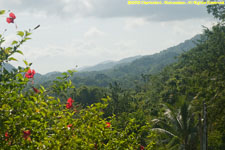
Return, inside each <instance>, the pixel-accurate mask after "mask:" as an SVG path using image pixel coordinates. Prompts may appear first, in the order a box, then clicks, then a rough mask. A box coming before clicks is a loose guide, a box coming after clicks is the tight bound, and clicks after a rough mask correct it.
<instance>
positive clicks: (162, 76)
mask: <svg viewBox="0 0 225 150" xmlns="http://www.w3.org/2000/svg"><path fill="white" fill-rule="evenodd" d="M224 10H225V6H222V7H220V6H219V5H215V6H209V7H208V11H209V12H210V13H212V14H213V15H214V16H215V17H217V18H219V20H220V22H219V23H218V24H216V25H214V26H213V27H212V29H205V30H204V33H203V35H202V37H201V39H200V40H199V41H198V42H197V45H196V46H195V47H193V48H192V49H191V50H189V51H188V48H187V47H186V46H185V47H186V48H187V49H186V50H185V51H186V52H184V53H181V50H179V53H177V54H174V53H173V51H171V53H169V54H171V55H176V56H177V57H178V58H177V60H176V61H175V59H174V58H173V60H171V59H170V60H166V61H165V62H167V63H168V62H170V61H171V62H170V63H171V64H170V65H168V66H163V67H162V66H160V65H158V66H157V64H155V65H156V66H155V68H157V69H158V70H159V71H153V72H151V71H152V70H154V67H153V69H152V66H154V65H152V64H154V63H152V60H154V58H155V57H159V58H165V57H164V56H167V55H168V53H167V52H168V51H164V52H161V53H159V54H156V55H155V57H154V58H152V56H149V57H150V58H151V59H147V58H146V60H145V59H143V60H142V61H140V63H139V60H135V61H134V62H132V63H130V64H129V65H131V66H132V64H133V67H134V68H133V67H131V68H129V66H127V67H128V69H127V70H126V67H125V66H122V67H119V68H118V70H120V69H121V68H122V69H121V70H120V71H118V72H116V68H114V72H110V71H109V70H106V71H105V72H102V73H101V75H100V76H98V78H95V79H93V80H92V81H93V85H96V83H95V80H96V82H97V81H98V82H100V81H102V82H103V81H104V79H105V78H108V79H107V80H110V81H116V82H112V83H111V84H109V87H108V88H103V87H97V86H96V87H89V86H82V87H79V88H77V87H75V86H74V84H73V83H72V81H71V80H74V78H76V77H77V78H78V79H79V76H78V74H75V75H74V76H73V71H68V72H67V73H62V74H61V75H60V77H58V78H57V80H55V81H53V82H52V83H51V84H48V86H47V87H46V88H44V87H43V86H40V87H39V86H37V85H34V84H33V79H32V78H33V77H34V75H33V73H32V72H33V71H32V70H29V68H30V65H31V64H29V63H27V62H25V63H26V66H27V67H26V68H18V69H17V70H16V71H14V72H11V73H10V72H8V71H7V70H6V69H4V68H3V67H2V64H3V63H5V62H6V61H8V60H9V58H11V56H12V55H13V54H14V53H16V52H18V51H16V50H17V49H16V48H17V47H19V46H20V45H21V42H22V41H23V40H25V39H26V37H28V36H29V35H30V33H29V32H27V31H25V32H23V35H22V36H21V33H19V34H18V35H20V36H21V41H19V42H18V43H19V44H18V45H12V47H14V51H11V52H10V53H6V52H7V51H6V49H7V48H4V47H1V53H2V54H3V55H2V57H1V59H0V62H1V63H0V67H1V68H3V72H2V74H1V78H0V81H1V84H0V112H1V113H0V126H1V128H0V134H1V137H0V138H1V140H0V146H1V147H3V149H21V148H22V149H37V148H39V149H42V148H44V149H68V148H71V149H107V150H110V149H112V150H113V149H142V150H143V149H148V150H151V149H157V150H164V149H169V150H177V149H182V150H197V149H200V150H204V149H205V148H207V149H210V150H223V149H224V147H225V109H224V108H225V71H224V70H225V26H224ZM1 41H3V39H1ZM179 49H182V47H179ZM174 51H175V52H177V51H176V50H174ZM173 57H174V56H173ZM171 58H172V57H171ZM11 59H12V58H11ZM141 59H142V58H141ZM154 61H155V62H156V63H157V62H159V60H154ZM165 62H164V63H165ZM143 64H145V65H146V66H147V67H146V68H148V69H147V70H143V71H142V69H143V68H142V69H140V68H137V70H136V72H133V71H130V70H131V69H135V65H137V66H141V65H143ZM163 65H165V64H163ZM123 67H125V68H123ZM141 67H142V66H141ZM146 68H145V69H146ZM123 69H125V70H126V71H122V70H123ZM139 71H140V72H139ZM120 72H122V73H121V74H120ZM125 72H128V73H127V74H126V76H124V73H125ZM91 73H92V75H93V76H94V75H95V74H94V72H91ZM104 73H105V74H104ZM107 73H108V74H107ZM111 73H115V74H112V77H111V76H110V74H111ZM23 74H25V77H24V76H23ZM82 75H83V76H84V77H89V76H88V75H86V74H85V73H84V74H82ZM85 75H86V76H85ZM133 75H134V76H138V75H139V78H142V79H143V81H141V80H137V82H133V80H132V81H131V82H133V88H126V86H124V85H123V84H124V83H123V82H122V81H121V79H122V80H124V81H126V80H125V79H127V81H128V80H130V79H134V78H133ZM50 76H51V75H50ZM94 77H95V76H94ZM113 77H115V79H116V80H112V79H113ZM34 78H35V77H34ZM80 82H81V83H82V84H83V83H85V80H84V79H83V80H81V78H80ZM101 84H103V83H101ZM104 84H106V83H104ZM107 84H108V83H107ZM90 85H91V84H90ZM101 86H102V85H101ZM35 87H36V88H35ZM100 98H103V99H102V101H101V100H100ZM21 137H22V138H21Z"/></svg>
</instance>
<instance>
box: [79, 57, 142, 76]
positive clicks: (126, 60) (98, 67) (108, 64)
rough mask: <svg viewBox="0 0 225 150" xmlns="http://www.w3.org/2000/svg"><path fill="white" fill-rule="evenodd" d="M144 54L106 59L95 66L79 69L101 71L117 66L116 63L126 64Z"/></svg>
mask: <svg viewBox="0 0 225 150" xmlns="http://www.w3.org/2000/svg"><path fill="white" fill-rule="evenodd" d="M140 57H142V56H140V55H138V56H134V57H128V58H124V59H122V60H120V61H110V60H109V61H104V62H101V63H99V64H97V65H95V66H90V67H84V68H81V69H78V70H79V71H82V72H83V71H101V70H106V69H111V68H113V67H115V66H116V65H117V66H118V65H125V64H127V63H130V62H132V61H134V60H136V59H138V58H140Z"/></svg>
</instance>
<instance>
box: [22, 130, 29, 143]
mask: <svg viewBox="0 0 225 150" xmlns="http://www.w3.org/2000/svg"><path fill="white" fill-rule="evenodd" d="M23 138H24V139H25V140H29V141H30V130H26V131H23Z"/></svg>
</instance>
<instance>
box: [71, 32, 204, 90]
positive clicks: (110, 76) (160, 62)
mask: <svg viewBox="0 0 225 150" xmlns="http://www.w3.org/2000/svg"><path fill="white" fill-rule="evenodd" d="M199 39H200V35H196V36H194V37H193V38H191V39H189V40H186V41H184V42H183V43H180V44H179V45H177V46H173V47H170V48H168V49H166V50H163V51H161V52H160V53H156V54H153V55H146V56H143V57H141V58H139V59H136V60H134V61H132V62H130V63H127V64H125V65H116V66H114V67H113V68H111V69H107V70H102V71H92V72H80V73H79V72H78V73H75V76H74V78H73V79H72V81H73V82H74V83H75V85H77V86H80V85H91V86H107V85H109V83H111V82H114V81H118V82H120V83H121V84H122V85H124V87H132V86H133V85H134V81H135V80H141V78H142V77H141V75H144V74H155V73H157V72H159V71H161V70H162V69H163V68H164V67H165V66H167V65H169V64H171V63H174V62H175V61H176V58H175V57H177V56H179V55H180V54H181V53H183V52H185V51H188V50H190V49H192V48H193V47H195V45H196V44H195V42H197V41H198V40H199ZM131 81H132V82H131Z"/></svg>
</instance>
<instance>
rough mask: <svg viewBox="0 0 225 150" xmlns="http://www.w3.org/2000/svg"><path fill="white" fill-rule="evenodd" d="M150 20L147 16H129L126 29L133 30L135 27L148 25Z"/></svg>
mask: <svg viewBox="0 0 225 150" xmlns="http://www.w3.org/2000/svg"><path fill="white" fill-rule="evenodd" d="M147 23H148V22H147V21H146V19H145V18H128V19H127V20H126V23H125V29H126V30H133V29H135V28H139V27H142V26H144V25H146V24H147Z"/></svg>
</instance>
